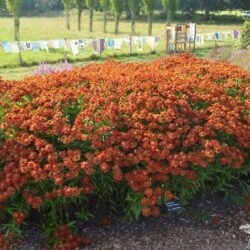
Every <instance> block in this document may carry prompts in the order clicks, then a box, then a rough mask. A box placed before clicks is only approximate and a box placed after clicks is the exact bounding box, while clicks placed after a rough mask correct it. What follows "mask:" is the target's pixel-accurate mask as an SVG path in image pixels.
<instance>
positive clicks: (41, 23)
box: [0, 10, 242, 79]
mask: <svg viewBox="0 0 250 250" xmlns="http://www.w3.org/2000/svg"><path fill="white" fill-rule="evenodd" d="M222 14H223V13H222ZM222 14H220V15H219V16H218V20H215V21H211V22H209V23H202V22H198V23H197V33H199V34H205V33H208V32H214V31H232V30H233V29H240V28H241V25H242V22H241V21H240V19H239V18H236V17H235V18H233V19H232V20H233V21H224V22H223V18H222V20H220V18H221V16H222V17H223V15H222ZM224 14H225V13H224ZM226 14H227V15H228V13H226ZM231 14H232V16H233V15H235V13H231ZM236 14H237V13H236ZM76 19H77V13H76V11H75V10H73V11H72V12H71V30H70V31H68V30H67V29H66V25H65V18H64V16H63V14H59V15H57V16H52V17H22V18H21V40H22V41H36V40H49V39H64V38H68V39H88V38H100V37H104V38H105V37H112V38H115V37H116V36H115V35H114V34H113V30H114V22H113V19H112V16H110V18H109V23H108V33H106V34H103V32H102V27H103V24H102V13H99V12H96V13H95V17H94V32H92V33H90V32H88V25H89V24H88V13H87V12H86V11H85V12H84V13H83V18H82V31H81V32H79V31H77V23H76ZM156 19H157V20H155V21H154V25H153V35H160V36H161V38H162V39H161V41H160V43H159V45H158V47H157V48H156V52H155V53H154V54H150V50H149V48H147V47H145V48H144V50H143V51H142V52H138V51H137V50H136V48H135V50H134V54H133V55H131V56H129V49H128V47H127V46H126V45H124V46H123V47H122V49H121V50H119V51H118V50H106V51H105V52H104V53H103V55H102V57H101V58H96V57H93V49H92V48H89V49H87V50H86V51H85V52H84V54H81V55H77V56H73V55H72V54H70V53H67V54H65V52H64V51H63V50H54V51H50V52H49V53H47V52H42V51H40V52H32V51H31V52H23V53H22V57H23V60H24V62H25V65H26V67H24V68H20V67H19V65H18V57H17V55H16V54H11V53H4V52H3V51H2V50H1V49H0V75H2V76H3V77H4V78H5V79H7V78H8V79H12V78H21V77H23V76H24V75H26V74H29V73H30V72H32V71H33V70H34V67H35V66H36V65H37V64H38V63H39V62H41V61H46V62H49V63H58V62H60V61H61V60H64V59H65V58H67V59H68V60H69V61H70V62H72V63H73V64H77V65H82V64H83V63H88V62H90V61H93V60H96V59H99V60H104V59H106V58H115V59H118V60H125V61H130V60H150V59H154V58H156V57H161V56H165V54H166V53H165V41H164V35H165V21H164V20H160V19H159V20H158V18H156ZM229 20H230V19H229ZM178 21H183V20H178ZM0 27H1V32H0V41H13V37H14V35H13V33H14V31H13V19H12V18H11V17H2V18H0ZM136 31H137V34H136V35H147V21H146V19H141V20H139V21H138V22H137V24H136ZM129 34H130V22H129V21H128V20H125V17H123V19H122V20H121V22H120V34H119V35H118V36H117V37H125V36H127V35H129ZM219 45H227V46H237V42H236V43H234V44H233V42H232V40H231V39H229V40H228V41H223V42H219ZM214 46H215V43H214V42H208V43H205V46H204V47H198V48H197V52H196V53H197V55H198V56H204V55H206V54H207V53H208V52H209V49H211V48H213V47H214Z"/></svg>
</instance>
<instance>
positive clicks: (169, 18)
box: [167, 11, 172, 24]
mask: <svg viewBox="0 0 250 250" xmlns="http://www.w3.org/2000/svg"><path fill="white" fill-rule="evenodd" d="M171 21H172V13H171V11H168V13H167V24H170V23H171Z"/></svg>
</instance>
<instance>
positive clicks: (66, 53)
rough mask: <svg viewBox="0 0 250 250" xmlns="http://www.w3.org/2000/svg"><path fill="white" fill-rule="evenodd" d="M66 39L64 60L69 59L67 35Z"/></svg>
mask: <svg viewBox="0 0 250 250" xmlns="http://www.w3.org/2000/svg"><path fill="white" fill-rule="evenodd" d="M64 41H65V44H66V46H67V49H65V50H64V60H65V61H68V49H69V45H68V39H67V38H66V37H65V38H64Z"/></svg>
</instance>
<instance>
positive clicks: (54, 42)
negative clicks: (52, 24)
mask: <svg viewBox="0 0 250 250" xmlns="http://www.w3.org/2000/svg"><path fill="white" fill-rule="evenodd" d="M49 45H50V47H51V48H52V49H59V48H60V45H59V40H50V41H49Z"/></svg>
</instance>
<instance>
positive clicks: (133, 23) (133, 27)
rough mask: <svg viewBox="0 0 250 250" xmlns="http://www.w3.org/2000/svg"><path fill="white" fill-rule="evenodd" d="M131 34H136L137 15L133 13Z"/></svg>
mask: <svg viewBox="0 0 250 250" xmlns="http://www.w3.org/2000/svg"><path fill="white" fill-rule="evenodd" d="M131 32H132V35H134V34H135V13H131Z"/></svg>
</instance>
